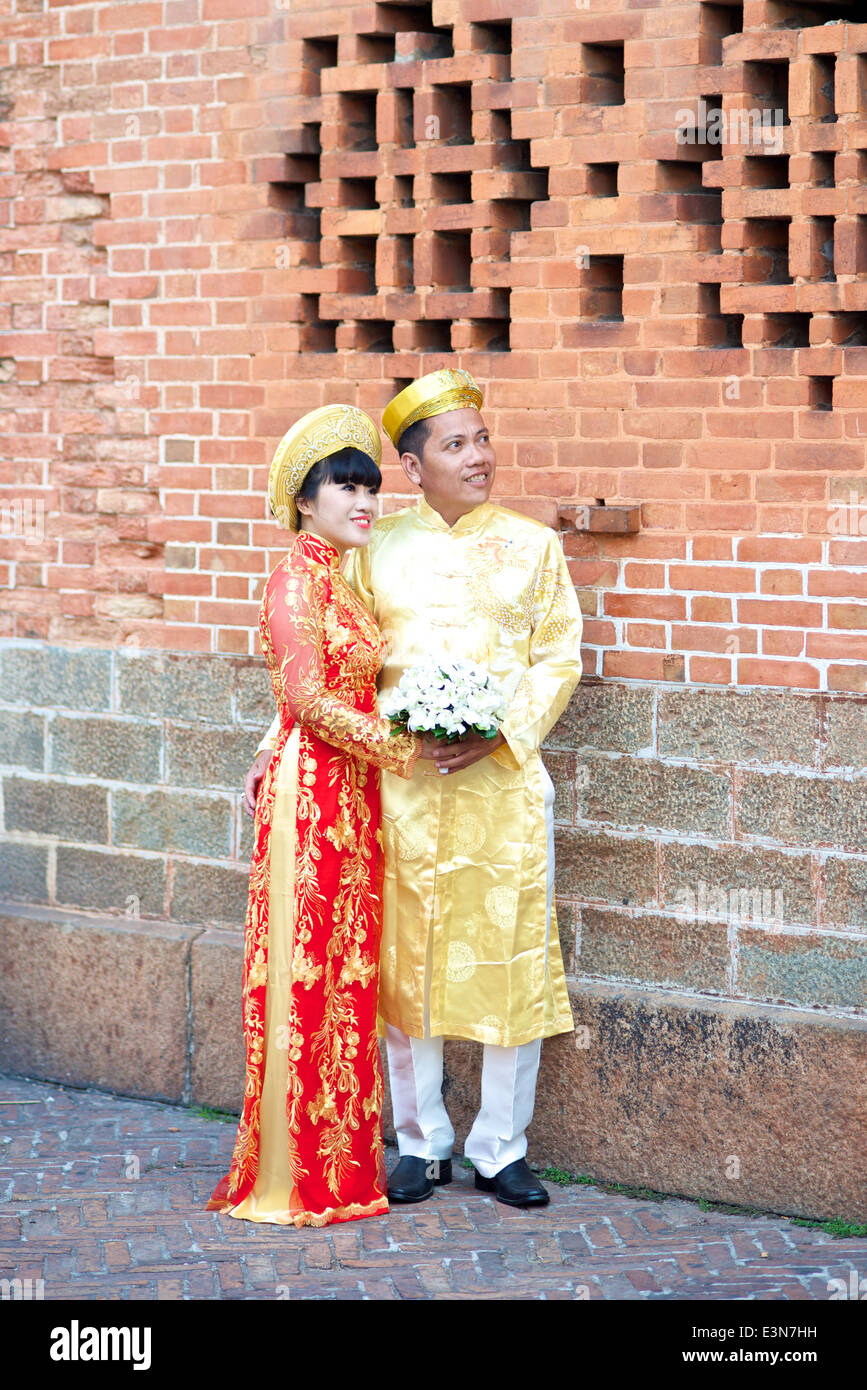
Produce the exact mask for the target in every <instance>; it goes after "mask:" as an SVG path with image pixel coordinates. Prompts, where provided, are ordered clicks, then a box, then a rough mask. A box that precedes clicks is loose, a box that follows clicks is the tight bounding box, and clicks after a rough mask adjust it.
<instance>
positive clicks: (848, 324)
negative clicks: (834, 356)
mask: <svg viewBox="0 0 867 1390" xmlns="http://www.w3.org/2000/svg"><path fill="white" fill-rule="evenodd" d="M831 324H832V329H831V334H832V341H833V342H834V343H835V344H836V345H837V346H838V347H844V348H846V347H865V346H867V312H860V311H857V310H856V311H854V312H853V311H849V312H844V313H836V314H832V315H831Z"/></svg>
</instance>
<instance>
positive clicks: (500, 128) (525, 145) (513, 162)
mask: <svg viewBox="0 0 867 1390" xmlns="http://www.w3.org/2000/svg"><path fill="white" fill-rule="evenodd" d="M491 135H492V138H493V140H494V143H495V144H497V145H498V146H499V149H498V150H497V168H498V169H509V170H512V171H514V170H519V171H522V172H524V173H529V172H530V171H531V170H532V169H533V167H534V166H533V164H532V161H531V159H530V141H529V140H515V139H514V138H513V137H512V113H511V111H509V110H507V109H504V110H501V111H492V112H491Z"/></svg>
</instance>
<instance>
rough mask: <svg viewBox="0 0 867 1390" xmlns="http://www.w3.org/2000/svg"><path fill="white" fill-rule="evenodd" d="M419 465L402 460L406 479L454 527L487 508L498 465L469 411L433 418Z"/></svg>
mask: <svg viewBox="0 0 867 1390" xmlns="http://www.w3.org/2000/svg"><path fill="white" fill-rule="evenodd" d="M427 424H428V437H427V441H426V443H425V446H424V454H423V457H422V458H421V460H419V459H417V458H416V456H415V454H402V455H401V460H400V461H401V464H402V465H403V470H404V472H405V473H406V475H407V477H408V478H410V479H411V481H412V482H414V483H416V484H418V485H420V486H421V488H422V489H423V491H424V497H425V501H426V502H427V503H428V505H429V506H431V507H433V508H434V510H435V511H438V512H439V513H440V515H441V516H442V517H443V518H444V519H445V520H446V521H447V522H448V523H449V525H450V526H453V525H454V523H455V521H457V519H458V518H459V517H461V516H464V515H465V513H466V512H469V511H472V509H473V508H474V507H478V506H479V504H480V503H482V502H487V500H488V497H489V495H490V491H491V488H492V487H493V483H494V473H495V472H496V468H497V459H496V455H495V453H494V446H493V444H492V443H491V440H490V437H489V435H488V431H487V429H486V427H485V422H484V420H483V419H482V416H481V414H480V412H479V411H478V410H474V409H473V408H472V407H470V406H467V407H465V408H464V409H462V410H448V411H446V412H445V413H444V414H443V415H434V416H432V417H431V419H430V420H428V422H427Z"/></svg>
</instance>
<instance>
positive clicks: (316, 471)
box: [295, 448, 382, 502]
mask: <svg viewBox="0 0 867 1390" xmlns="http://www.w3.org/2000/svg"><path fill="white" fill-rule="evenodd" d="M323 483H355V484H356V486H358V487H369V488H371V489H372V490H373V491H374V492H378V491H379V488H380V485H381V483H382V474H381V473H380V471H379V469H378V468H377V466H376V464H375V463H374V461H373V459H372V458H371V457H370V455H369V454H365V453H364V452H363V451H362V450H361V449H353V448H347V449H339V450H338V451H337V453H336V454H329V455H328V458H324V459H320V460H319V462H318V463H314V465H313V467H312V468H311V470H310V472H309V473H308V474H307V477H306V478H305V479H304V481H303V483H302V484H301V486H300V488H299V489H298V491H297V493H296V494H295V498H296V501H297V499H298V498H299V497H304V498H305V499H306V500H307V501H308V502H314V501H315V500H316V495H317V493H318V492H319V489H320V487H321V486H322V484H323Z"/></svg>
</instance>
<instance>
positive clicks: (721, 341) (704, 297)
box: [698, 281, 744, 348]
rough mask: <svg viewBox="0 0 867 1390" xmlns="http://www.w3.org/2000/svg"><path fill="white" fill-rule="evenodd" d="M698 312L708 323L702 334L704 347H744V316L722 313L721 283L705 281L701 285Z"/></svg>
mask: <svg viewBox="0 0 867 1390" xmlns="http://www.w3.org/2000/svg"><path fill="white" fill-rule="evenodd" d="M698 312H699V313H700V314H701V315H702V317H703V318H704V319H705V321H706V331H705V332H702V334H701V341H702V346H707V347H715V348H739V347H743V345H744V316H743V314H724V313H723V312H722V309H721V307H720V284H719V281H703V282H701V283H700V284H699V287H698Z"/></svg>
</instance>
